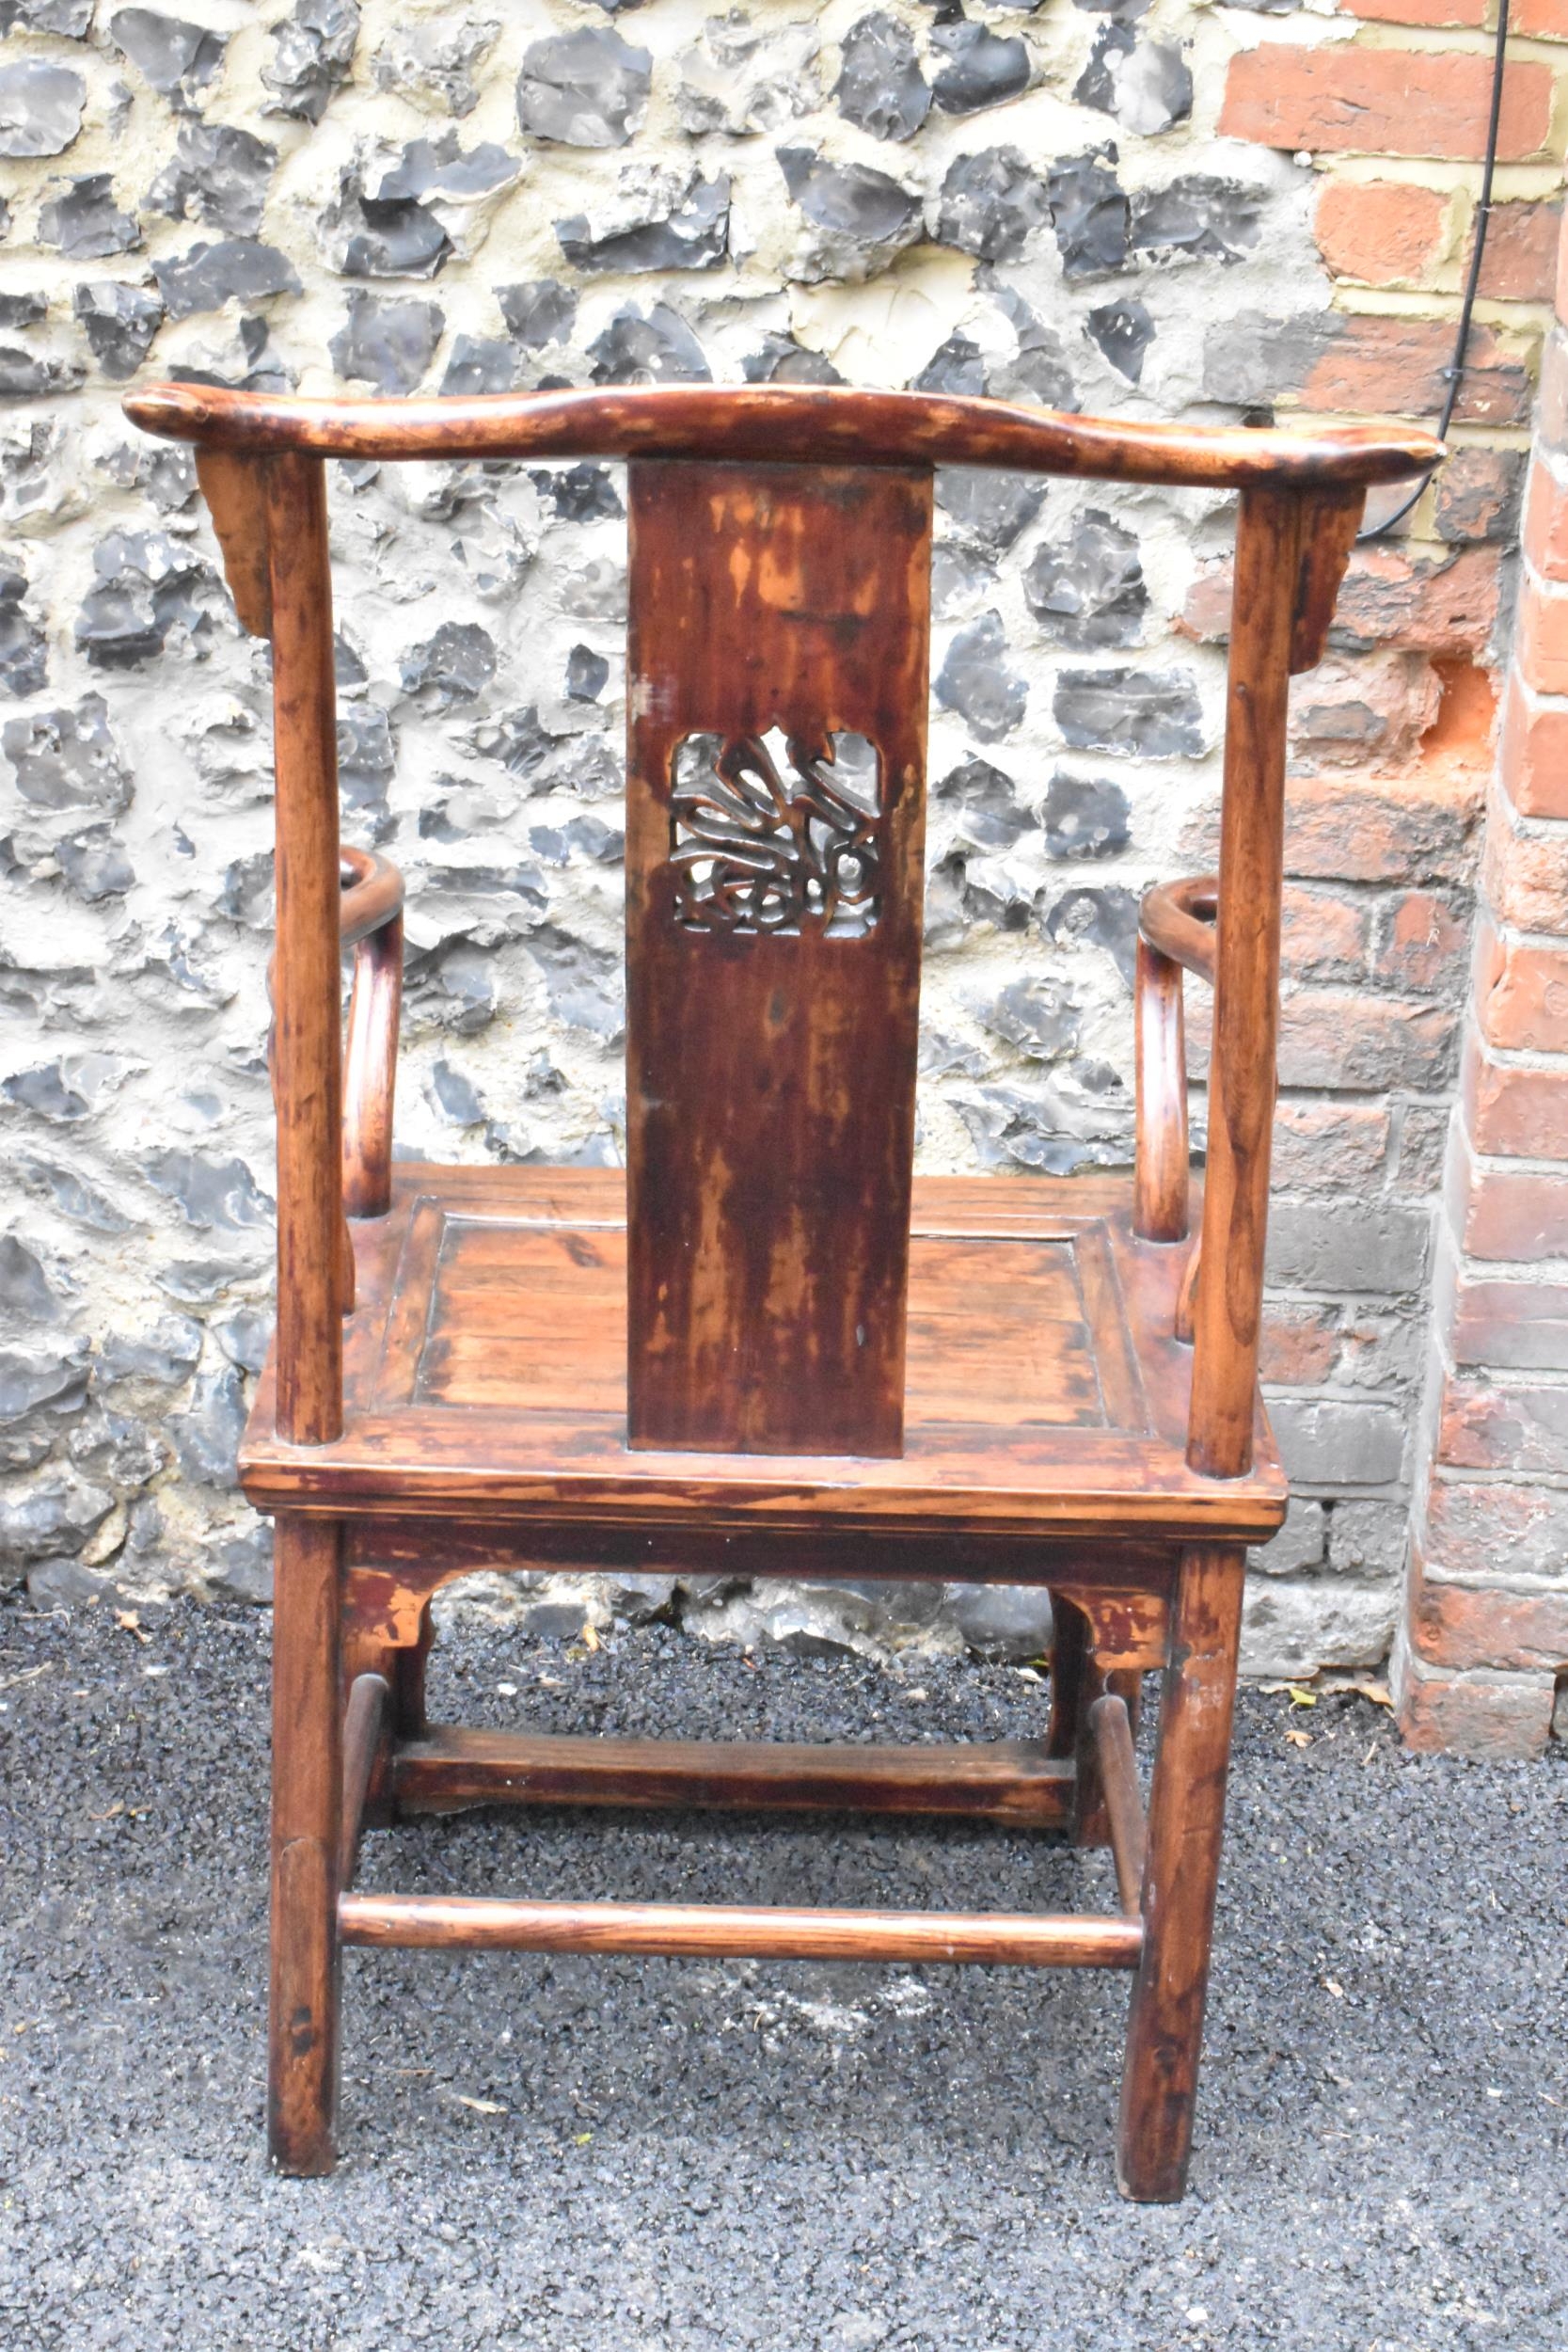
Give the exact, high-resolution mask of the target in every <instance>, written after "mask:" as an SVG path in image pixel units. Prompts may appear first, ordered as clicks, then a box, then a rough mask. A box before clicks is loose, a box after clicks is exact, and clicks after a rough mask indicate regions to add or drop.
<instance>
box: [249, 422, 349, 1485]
mask: <svg viewBox="0 0 1568 2352" xmlns="http://www.w3.org/2000/svg"><path fill="white" fill-rule="evenodd" d="M265 469H266V511H267V541H268V548H269V550H270V569H271V587H272V662H273V742H274V760H275V764H276V768H277V969H276V977H275V982H274V990H275V996H274V1010H275V1017H276V1024H277V1025H276V1031H275V1041H274V1070H275V1080H276V1091H277V1433H278V1436H279V1437H280V1438H287V1439H289V1440H291V1441H293V1443H295V1444H301V1445H322V1444H325V1443H326V1442H328V1441H329V1440H330V1439H331V1438H336V1437H338V1436H339V1435H340V1434H341V1429H342V1410H343V1407H342V1391H343V1381H342V1351H343V1343H342V1319H341V1309H342V1305H343V1300H342V1296H341V1283H342V1269H341V1260H340V1248H341V1216H342V1142H341V1137H342V1108H341V1104H342V1075H341V1051H342V1049H341V1018H342V1015H341V977H340V971H339V900H340V896H341V885H340V882H339V870H338V754H337V707H336V691H335V685H334V677H333V654H332V583H331V577H330V574H329V571H328V565H327V542H326V485H325V465H324V463H323V461H322V460H321V459H320V458H319V457H308V456H301V455H299V454H297V453H293V452H288V453H282V454H279V455H277V456H275V457H272V458H270V459H268V460H266V461H265Z"/></svg>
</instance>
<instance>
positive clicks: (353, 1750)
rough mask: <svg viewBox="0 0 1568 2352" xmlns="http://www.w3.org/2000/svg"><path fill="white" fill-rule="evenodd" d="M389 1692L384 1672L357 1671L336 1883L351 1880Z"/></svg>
mask: <svg viewBox="0 0 1568 2352" xmlns="http://www.w3.org/2000/svg"><path fill="white" fill-rule="evenodd" d="M391 1711H392V1692H391V1685H390V1684H389V1683H388V1680H387V1677H385V1675H379V1674H361V1675H356V1676H355V1677H354V1680H353V1681H352V1682H351V1683H350V1684H349V1692H348V1707H347V1709H346V1710H345V1713H344V1716H343V1801H342V1807H341V1814H340V1818H339V1824H338V1884H339V1887H340V1889H341V1888H343V1887H347V1886H351V1885H352V1884H353V1883H354V1866H355V1864H356V1861H357V1859H358V1855H359V1834H360V1830H361V1828H362V1826H363V1824H364V1820H365V1806H366V1803H367V1801H368V1799H369V1797H370V1792H371V1784H372V1780H373V1779H374V1777H375V1772H376V1766H377V1763H378V1762H379V1760H380V1756H381V1752H382V1750H383V1748H384V1747H385V1746H386V1744H387V1740H388V1732H389V1730H390V1726H391Z"/></svg>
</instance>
